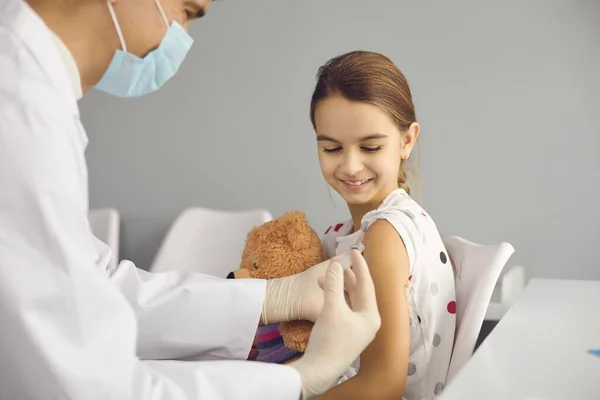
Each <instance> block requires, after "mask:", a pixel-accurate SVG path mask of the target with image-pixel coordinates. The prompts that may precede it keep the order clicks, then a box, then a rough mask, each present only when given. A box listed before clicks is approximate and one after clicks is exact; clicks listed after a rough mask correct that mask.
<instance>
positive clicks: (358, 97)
mask: <svg viewBox="0 0 600 400" xmlns="http://www.w3.org/2000/svg"><path fill="white" fill-rule="evenodd" d="M335 95H341V96H343V97H345V98H346V99H348V100H351V101H358V102H365V103H369V104H372V105H375V106H377V107H379V108H380V109H381V110H382V111H383V112H385V113H386V114H387V115H388V116H389V117H390V118H391V119H392V121H393V122H394V123H395V124H396V126H397V127H398V129H399V130H400V132H406V131H407V130H408V128H409V127H410V125H411V124H412V123H413V122H416V121H417V117H416V115H415V106H414V104H413V101H412V95H411V92H410V88H409V86H408V82H407V81H406V78H405V77H404V75H403V74H402V72H401V71H400V70H399V69H398V67H396V65H394V63H393V62H392V61H391V60H390V59H389V58H387V57H386V56H384V55H382V54H379V53H375V52H370V51H353V52H350V53H346V54H343V55H340V56H337V57H335V58H332V59H331V60H329V61H327V63H325V64H324V65H322V66H321V67H320V68H319V71H318V72H317V84H316V86H315V90H314V92H313V95H312V99H311V102H310V120H311V122H312V125H313V128H314V129H315V130H316V124H315V109H316V107H317V105H318V103H319V101H321V100H324V99H326V98H327V97H329V96H335ZM404 164H405V161H404V160H403V161H401V165H400V171H398V186H399V187H400V188H402V189H404V190H406V191H407V192H408V193H409V194H410V188H409V186H408V183H407V180H408V173H407V171H406V169H405V168H404Z"/></svg>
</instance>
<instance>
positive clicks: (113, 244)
mask: <svg viewBox="0 0 600 400" xmlns="http://www.w3.org/2000/svg"><path fill="white" fill-rule="evenodd" d="M88 220H89V222H90V227H91V229H92V233H93V234H94V236H96V237H97V238H98V239H99V240H101V241H102V242H104V243H106V245H107V246H108V247H110V250H111V252H112V256H111V258H110V260H109V262H108V266H107V268H109V269H115V268H116V267H117V264H118V263H119V235H120V224H121V216H120V215H119V212H118V211H117V210H115V209H114V208H97V209H91V210H89V212H88Z"/></svg>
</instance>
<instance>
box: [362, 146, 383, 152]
mask: <svg viewBox="0 0 600 400" xmlns="http://www.w3.org/2000/svg"><path fill="white" fill-rule="evenodd" d="M362 149H363V150H364V151H366V152H368V153H375V152H376V151H379V150H381V146H377V147H363V148H362Z"/></svg>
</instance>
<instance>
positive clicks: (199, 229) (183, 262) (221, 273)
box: [149, 207, 273, 278]
mask: <svg viewBox="0 0 600 400" xmlns="http://www.w3.org/2000/svg"><path fill="white" fill-rule="evenodd" d="M272 219H273V217H272V215H271V214H270V213H269V212H268V211H266V210H262V209H258V210H244V211H221V210H214V209H209V208H200V207H198V208H189V209H187V210H185V211H184V212H182V213H181V214H180V215H179V217H177V219H176V220H175V222H174V223H173V225H172V226H171V228H170V230H169V232H168V233H167V235H166V237H165V239H164V241H163V243H162V245H161V247H160V249H159V251H158V253H157V255H156V257H155V259H154V262H153V263H152V265H151V266H150V269H149V270H150V271H152V272H164V271H169V270H174V269H176V270H180V271H188V272H200V273H203V274H207V275H212V276H217V277H221V278H225V277H227V274H228V273H229V272H231V271H234V270H236V269H238V268H239V267H240V262H241V260H242V251H243V249H244V246H245V244H246V236H247V234H248V232H250V230H251V229H252V228H253V227H255V226H258V225H261V224H263V223H265V222H268V221H270V220H272Z"/></svg>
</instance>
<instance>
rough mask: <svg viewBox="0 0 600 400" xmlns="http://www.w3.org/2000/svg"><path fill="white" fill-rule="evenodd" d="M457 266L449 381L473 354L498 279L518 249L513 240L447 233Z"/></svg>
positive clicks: (451, 254) (448, 245)
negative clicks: (485, 241)
mask: <svg viewBox="0 0 600 400" xmlns="http://www.w3.org/2000/svg"><path fill="white" fill-rule="evenodd" d="M442 239H443V241H444V245H445V246H446V250H447V251H448V253H449V254H450V258H451V260H452V261H453V262H454V266H455V267H456V271H457V276H456V282H455V285H456V336H455V338H454V349H453V351H452V358H451V360H450V367H449V369H448V376H447V382H448V383H449V382H450V381H451V380H452V379H453V378H454V377H455V376H456V374H457V373H458V371H459V370H460V369H461V368H462V367H463V365H464V364H465V363H466V362H467V361H468V360H469V358H470V357H471V355H472V354H473V349H474V348H475V343H476V341H477V337H478V335H479V331H480V329H481V325H482V323H483V320H484V318H485V314H486V311H487V308H488V305H489V303H490V299H491V297H492V292H493V291H494V287H495V286H496V282H497V281H498V278H499V277H500V274H501V272H502V269H503V268H504V266H505V265H506V262H507V261H508V259H509V258H510V256H511V255H512V254H513V253H514V251H515V249H514V248H513V246H512V245H510V244H509V243H505V242H503V243H500V244H496V245H481V244H476V243H472V242H470V241H468V240H465V239H463V238H460V237H458V236H444V237H443V238H442Z"/></svg>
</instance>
